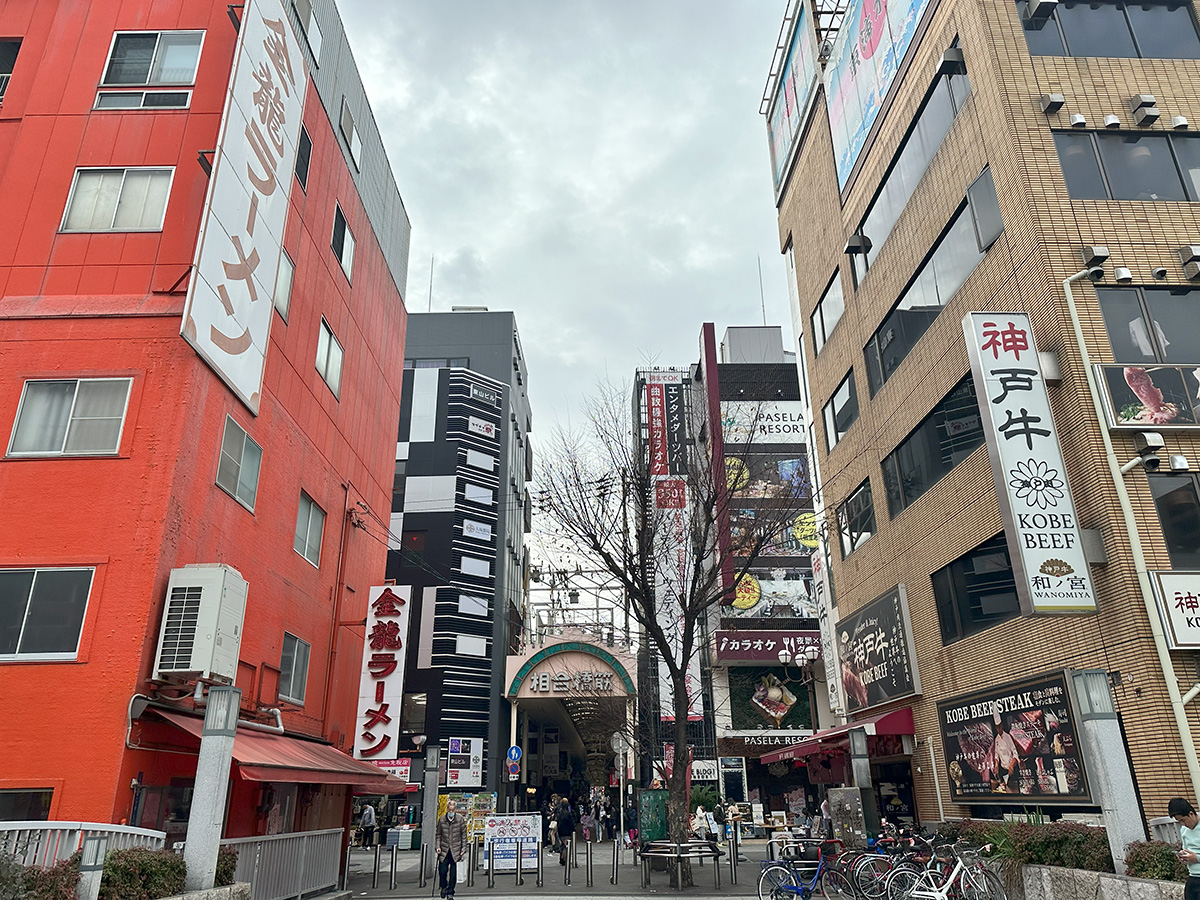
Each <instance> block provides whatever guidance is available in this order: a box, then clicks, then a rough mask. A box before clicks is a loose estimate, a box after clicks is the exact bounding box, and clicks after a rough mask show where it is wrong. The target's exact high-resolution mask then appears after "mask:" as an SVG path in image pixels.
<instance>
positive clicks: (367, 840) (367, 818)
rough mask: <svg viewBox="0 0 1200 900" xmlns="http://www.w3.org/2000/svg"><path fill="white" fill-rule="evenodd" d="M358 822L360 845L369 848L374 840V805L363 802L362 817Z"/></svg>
mask: <svg viewBox="0 0 1200 900" xmlns="http://www.w3.org/2000/svg"><path fill="white" fill-rule="evenodd" d="M358 824H359V827H360V828H362V845H363V846H364V847H367V848H368V849H369V848H370V847H371V845H372V843H374V840H375V807H374V806H372V805H371V804H370V803H364V804H363V808H362V818H361V819H359V820H358Z"/></svg>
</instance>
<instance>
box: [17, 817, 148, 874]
mask: <svg viewBox="0 0 1200 900" xmlns="http://www.w3.org/2000/svg"><path fill="white" fill-rule="evenodd" d="M97 835H103V836H104V837H107V838H108V847H107V849H109V850H126V849H128V848H130V847H147V848H149V849H151V850H161V849H162V848H163V844H164V842H165V841H166V839H167V835H166V833H165V832H162V831H151V830H150V829H149V828H131V827H129V826H128V825H109V824H106V823H103V822H0V853H6V854H8V855H10V856H13V857H15V858H16V859H17V861H18V862H20V863H21V865H23V866H37V867H38V868H40V869H48V868H50V867H51V866H53V865H55V864H57V863H60V862H62V861H63V860H64V859H69V858H70V857H71V855H72V854H73V853H75V851H76V850H79V849H81V848H82V847H83V839H84V838H85V837H93V836H97Z"/></svg>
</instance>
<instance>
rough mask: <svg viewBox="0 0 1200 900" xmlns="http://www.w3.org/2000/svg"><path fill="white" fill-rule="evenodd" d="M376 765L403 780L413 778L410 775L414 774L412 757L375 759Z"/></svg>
mask: <svg viewBox="0 0 1200 900" xmlns="http://www.w3.org/2000/svg"><path fill="white" fill-rule="evenodd" d="M375 765H377V766H378V767H379V768H380V769H382V770H383V771H384V772H387V773H388V774H389V775H394V776H395V777H397V778H399V779H400V780H401V781H403V782H408V781H410V780H411V779H410V778H409V776H410V775H411V774H412V758H411V757H408V756H401V757H398V758H396V759H377V760H375Z"/></svg>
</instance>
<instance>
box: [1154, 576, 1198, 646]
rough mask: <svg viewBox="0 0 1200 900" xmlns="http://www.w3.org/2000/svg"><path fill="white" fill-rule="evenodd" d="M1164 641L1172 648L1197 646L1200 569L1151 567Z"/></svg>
mask: <svg viewBox="0 0 1200 900" xmlns="http://www.w3.org/2000/svg"><path fill="white" fill-rule="evenodd" d="M1150 581H1151V583H1152V584H1153V585H1154V596H1155V598H1156V599H1157V600H1158V612H1159V615H1160V616H1161V617H1162V621H1163V630H1164V631H1165V632H1166V635H1167V644H1168V646H1170V648H1171V649H1172V650H1200V572H1196V571H1185V570H1183V569H1173V570H1167V571H1152V572H1151V573H1150Z"/></svg>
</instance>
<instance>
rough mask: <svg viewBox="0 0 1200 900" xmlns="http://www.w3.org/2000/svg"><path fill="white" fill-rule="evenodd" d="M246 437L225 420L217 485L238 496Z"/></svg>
mask: <svg viewBox="0 0 1200 900" xmlns="http://www.w3.org/2000/svg"><path fill="white" fill-rule="evenodd" d="M245 443H246V436H245V433H244V432H243V431H242V429H241V428H239V427H238V426H236V425H235V424H233V422H231V421H230V420H228V419H226V420H225V436H224V437H223V438H222V439H221V452H220V459H219V460H218V462H217V484H218V485H220V486H221V487H223V488H224V489H225V490H227V491H228V492H229V493H231V494H233V495H234V496H237V490H238V473H239V471H240V470H241V465H242V448H243V447H244V446H245Z"/></svg>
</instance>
